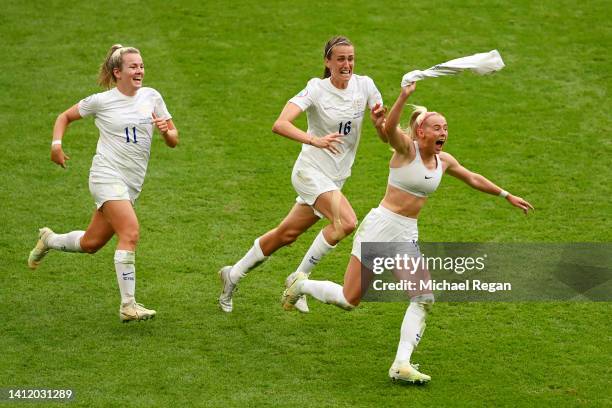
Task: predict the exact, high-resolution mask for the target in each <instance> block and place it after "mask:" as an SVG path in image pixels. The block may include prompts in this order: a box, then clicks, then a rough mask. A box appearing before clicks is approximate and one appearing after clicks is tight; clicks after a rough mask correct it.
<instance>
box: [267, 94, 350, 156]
mask: <svg viewBox="0 0 612 408" xmlns="http://www.w3.org/2000/svg"><path fill="white" fill-rule="evenodd" d="M301 114H302V109H300V107H299V106H297V105H296V104H294V103H292V102H287V104H286V105H285V107H284V108H283V111H282V112H281V113H280V115H279V116H278V119H276V122H274V126H272V132H274V133H276V134H278V135H281V136H284V137H286V138H289V139H291V140H295V141H296V142H300V143H303V144H309V145H312V146H315V147H318V148H320V149H327V150H329V151H330V152H332V153H334V154H335V153H339V151H338V149H337V148H336V146H335V144H336V143H342V140H341V139H340V138H341V137H342V135H341V134H340V133H338V132H334V133H330V134H329V135H325V136H322V137H317V136H315V135H310V134H308V133H306V132H304V131H303V130H301V129H299V128H298V127H297V126H295V125H294V124H293V121H294V120H296V119H297V118H298V116H300V115H301Z"/></svg>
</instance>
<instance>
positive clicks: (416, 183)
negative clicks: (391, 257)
mask: <svg viewBox="0 0 612 408" xmlns="http://www.w3.org/2000/svg"><path fill="white" fill-rule="evenodd" d="M415 87H416V85H415V84H414V83H412V84H411V85H409V86H407V87H405V88H402V90H401V93H400V95H399V97H398V98H397V101H396V102H395V104H394V105H393V108H392V109H391V111H390V112H389V115H388V117H387V119H386V122H385V125H384V128H385V132H386V135H387V137H388V140H389V143H390V144H391V146H392V147H393V148H394V149H395V152H394V153H393V156H392V158H391V162H390V164H389V167H390V169H389V179H388V184H387V192H386V194H385V197H384V198H383V200H382V202H381V203H380V205H379V206H378V208H374V209H372V210H371V211H370V212H369V213H368V215H367V216H366V218H365V219H364V220H363V222H362V223H361V226H360V227H359V229H358V231H357V233H356V234H355V239H354V241H353V249H352V252H351V259H350V261H349V264H348V266H347V269H346V272H345V275H344V286H340V285H338V284H336V283H334V282H329V281H315V280H310V279H308V278H307V276H306V275H304V274H298V275H297V276H296V277H295V279H294V281H293V282H292V284H291V286H289V288H288V289H287V290H285V292H284V293H283V301H282V304H283V307H284V308H285V310H292V309H293V304H294V302H295V301H296V300H297V299H298V298H299V297H300V296H302V295H304V294H307V295H310V296H313V297H314V298H316V299H317V300H320V301H321V302H324V303H329V304H333V305H336V306H338V307H341V308H342V309H345V310H352V309H353V308H355V307H356V306H357V305H359V302H360V301H361V297H362V295H363V293H362V288H361V273H362V272H361V269H362V268H361V243H362V242H414V243H416V242H417V241H418V229H417V218H418V216H419V212H420V211H421V209H422V208H423V206H424V205H425V203H426V202H427V197H428V195H430V194H432V193H433V192H434V191H435V190H436V188H437V187H438V185H439V183H440V180H441V178H442V174H443V173H444V172H448V174H450V175H451V176H454V177H456V178H458V179H459V180H461V181H463V182H465V183H466V184H467V185H469V186H470V187H472V188H474V189H477V190H480V191H482V192H485V193H488V194H492V195H499V196H502V197H504V198H505V199H506V200H507V201H508V202H509V203H510V204H511V205H513V206H515V207H517V208H520V209H521V210H523V211H524V212H525V213H527V212H528V211H529V210H530V209H533V207H532V205H531V204H529V203H528V202H527V201H525V200H524V199H522V198H521V197H517V196H514V195H512V194H509V193H508V192H506V191H505V190H502V189H501V188H500V187H498V186H497V185H495V184H494V183H492V182H491V181H489V180H488V179H486V178H485V177H483V176H481V175H480V174H477V173H473V172H471V171H469V170H468V169H466V168H465V167H463V166H461V164H459V162H458V161H457V160H456V159H455V158H454V157H453V156H451V155H450V154H448V153H446V152H443V151H442V147H443V146H444V144H445V143H446V141H447V138H448V129H447V124H446V119H445V118H444V116H442V115H441V114H439V113H436V112H428V111H427V109H426V108H424V107H416V109H415V110H414V111H413V112H412V115H411V117H410V126H409V128H408V129H406V130H403V129H401V128H400V127H399V126H398V125H399V121H400V117H401V115H402V111H403V109H404V105H405V104H406V101H407V100H408V97H409V96H410V95H411V94H412V92H413V91H414V89H415ZM433 300H434V299H433V294H432V293H424V294H423V293H421V294H419V295H418V296H415V297H413V298H411V302H410V305H409V307H408V310H407V311H406V314H405V316H404V321H403V323H402V327H401V331H400V342H399V346H398V350H397V354H396V357H395V361H394V362H393V364H392V366H391V368H390V369H389V376H390V377H391V378H392V379H397V380H402V381H406V382H412V383H425V382H428V381H429V380H430V379H431V378H430V377H429V376H428V375H426V374H423V373H420V372H419V371H418V369H417V366H416V365H412V364H411V362H410V356H411V354H412V351H413V350H414V348H415V347H416V346H417V344H418V342H419V340H420V338H421V336H422V334H423V330H424V328H425V318H426V316H427V312H428V310H429V309H430V307H431V305H432V304H433Z"/></svg>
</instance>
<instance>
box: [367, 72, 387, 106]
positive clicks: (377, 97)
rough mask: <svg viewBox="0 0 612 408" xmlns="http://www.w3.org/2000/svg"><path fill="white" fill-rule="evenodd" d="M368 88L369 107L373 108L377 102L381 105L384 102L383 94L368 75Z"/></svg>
mask: <svg viewBox="0 0 612 408" xmlns="http://www.w3.org/2000/svg"><path fill="white" fill-rule="evenodd" d="M366 89H367V92H368V108H370V109H372V107H374V105H376V104H377V103H380V104H381V105H382V104H383V99H382V95H381V94H380V92H379V90H378V88H376V85H374V81H373V80H372V78H370V77H367V86H366Z"/></svg>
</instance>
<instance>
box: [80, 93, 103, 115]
mask: <svg viewBox="0 0 612 408" xmlns="http://www.w3.org/2000/svg"><path fill="white" fill-rule="evenodd" d="M78 107H79V115H81V117H83V118H84V117H85V116H89V115H95V114H96V113H97V112H98V109H99V108H100V94H99V93H97V94H93V95H89V96H88V97H87V98H85V99H81V100H80V101H79V104H78Z"/></svg>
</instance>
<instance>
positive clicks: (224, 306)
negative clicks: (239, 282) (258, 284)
mask: <svg viewBox="0 0 612 408" xmlns="http://www.w3.org/2000/svg"><path fill="white" fill-rule="evenodd" d="M231 270H232V267H231V266H224V267H223V268H221V270H220V271H219V279H220V280H221V294H220V295H219V307H220V308H221V310H223V311H224V312H226V313H230V312H231V311H232V310H233V309H234V302H233V301H232V296H233V294H234V291H235V290H236V284H235V283H233V282H232V280H231V279H230V276H229V274H230V271H231Z"/></svg>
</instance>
